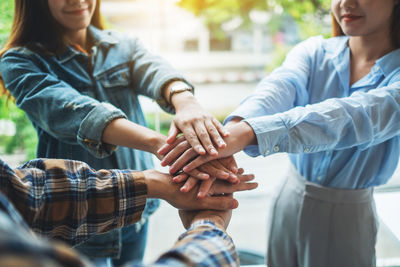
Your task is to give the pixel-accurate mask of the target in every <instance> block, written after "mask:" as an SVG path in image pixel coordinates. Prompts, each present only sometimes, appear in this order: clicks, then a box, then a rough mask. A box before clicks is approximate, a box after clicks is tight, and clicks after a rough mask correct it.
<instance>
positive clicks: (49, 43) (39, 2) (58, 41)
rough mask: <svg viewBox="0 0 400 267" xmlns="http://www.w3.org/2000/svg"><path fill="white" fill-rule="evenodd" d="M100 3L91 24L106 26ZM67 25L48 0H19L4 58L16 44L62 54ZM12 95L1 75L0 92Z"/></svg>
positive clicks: (16, 0)
mask: <svg viewBox="0 0 400 267" xmlns="http://www.w3.org/2000/svg"><path fill="white" fill-rule="evenodd" d="M100 2H101V0H96V8H95V10H94V13H93V17H92V20H91V25H93V26H95V27H97V28H99V29H104V21H103V19H102V16H101V14H100ZM63 33H64V30H63V27H62V26H61V25H60V24H59V23H58V22H57V21H56V20H55V19H54V18H53V16H52V15H51V13H50V9H49V5H48V0H15V8H14V19H13V24H12V28H11V34H10V37H9V39H8V40H7V42H6V44H5V46H4V47H3V48H2V49H1V50H0V58H1V57H2V56H3V54H4V53H5V52H6V51H7V50H9V49H10V48H13V47H18V46H23V47H28V48H29V49H32V50H33V51H35V52H38V53H43V54H58V53H60V52H62V51H64V49H65V47H66V44H65V43H64V42H63V39H62V37H63ZM4 93H5V94H9V93H8V91H7V90H6V88H5V86H4V81H3V79H2V77H1V75H0V95H2V94H4Z"/></svg>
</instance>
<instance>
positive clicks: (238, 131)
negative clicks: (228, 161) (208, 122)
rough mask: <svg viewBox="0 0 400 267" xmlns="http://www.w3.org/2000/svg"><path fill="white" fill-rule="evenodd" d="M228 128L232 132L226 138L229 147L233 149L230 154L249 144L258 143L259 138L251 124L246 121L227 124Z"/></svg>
mask: <svg viewBox="0 0 400 267" xmlns="http://www.w3.org/2000/svg"><path fill="white" fill-rule="evenodd" d="M227 130H228V131H229V132H230V133H231V134H230V135H229V136H228V137H227V138H226V139H225V142H226V143H227V148H230V149H231V150H232V151H230V152H229V153H231V154H230V155H232V154H234V153H236V152H239V151H241V150H243V149H244V148H245V147H247V146H249V145H255V144H257V138H256V135H255V133H254V131H253V128H251V126H250V125H249V124H248V123H246V122H244V121H239V122H236V123H232V124H230V125H227Z"/></svg>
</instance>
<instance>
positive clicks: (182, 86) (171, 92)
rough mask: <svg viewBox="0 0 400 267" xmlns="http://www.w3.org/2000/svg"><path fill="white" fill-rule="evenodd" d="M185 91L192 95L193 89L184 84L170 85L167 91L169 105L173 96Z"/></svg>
mask: <svg viewBox="0 0 400 267" xmlns="http://www.w3.org/2000/svg"><path fill="white" fill-rule="evenodd" d="M186 91H189V92H191V93H192V94H193V88H192V87H190V86H189V85H187V84H186V83H184V82H182V83H177V84H174V85H172V86H171V88H170V89H169V99H168V100H169V103H170V104H172V102H171V100H172V96H173V95H175V94H179V93H182V92H186Z"/></svg>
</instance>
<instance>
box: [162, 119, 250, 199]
mask: <svg viewBox="0 0 400 267" xmlns="http://www.w3.org/2000/svg"><path fill="white" fill-rule="evenodd" d="M243 124H244V125H243ZM246 127H249V126H248V125H247V124H245V123H243V122H242V123H241V124H240V125H239V127H237V124H236V123H235V125H234V126H233V127H231V128H232V129H233V130H235V133H236V132H237V133H239V134H240V133H241V132H243V129H248V128H246ZM239 136H240V135H237V134H233V135H228V136H227V137H225V142H224V144H225V145H224V146H223V147H222V148H219V149H218V154H213V155H212V154H203V155H201V154H199V153H198V152H197V151H196V150H195V149H194V148H193V147H192V146H191V144H190V143H189V141H188V140H187V139H186V136H180V137H178V138H176V139H175V140H174V141H173V142H170V143H167V144H165V145H164V146H162V147H161V148H160V149H159V150H158V153H159V154H160V155H163V156H164V157H163V159H162V161H161V164H162V165H163V166H167V165H170V173H171V174H174V173H176V172H178V171H179V170H182V169H183V173H181V174H178V175H177V176H175V177H174V181H176V182H182V181H185V180H186V183H185V185H184V186H183V187H182V188H181V190H182V191H183V192H188V191H190V190H191V189H192V188H193V187H194V185H196V183H197V182H198V180H201V181H202V182H201V186H200V188H199V193H198V196H199V197H204V196H205V195H206V194H207V192H208V190H209V188H210V186H211V184H212V183H213V182H214V181H215V180H216V179H221V180H226V181H228V182H231V183H232V184H235V183H237V182H238V180H237V174H238V168H237V165H236V162H235V159H234V158H233V156H232V155H233V154H234V153H236V152H238V151H240V150H241V149H242V148H243V147H244V146H245V145H246V144H247V143H245V142H247V140H243V138H239ZM226 144H228V145H226ZM186 164H187V166H185V165H186ZM196 168H197V169H196ZM242 173H243V170H241V172H240V174H242Z"/></svg>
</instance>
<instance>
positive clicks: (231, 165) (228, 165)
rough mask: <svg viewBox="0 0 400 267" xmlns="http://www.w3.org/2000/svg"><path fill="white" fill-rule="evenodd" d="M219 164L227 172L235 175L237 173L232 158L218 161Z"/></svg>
mask: <svg viewBox="0 0 400 267" xmlns="http://www.w3.org/2000/svg"><path fill="white" fill-rule="evenodd" d="M219 162H221V163H222V165H224V166H225V168H227V169H228V170H230V171H232V172H233V173H235V174H236V173H237V171H238V167H237V163H236V160H235V157H234V156H230V157H226V158H222V159H219Z"/></svg>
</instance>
